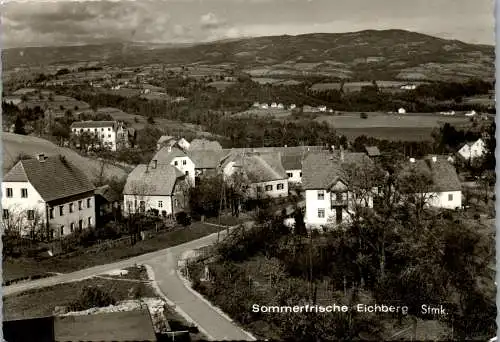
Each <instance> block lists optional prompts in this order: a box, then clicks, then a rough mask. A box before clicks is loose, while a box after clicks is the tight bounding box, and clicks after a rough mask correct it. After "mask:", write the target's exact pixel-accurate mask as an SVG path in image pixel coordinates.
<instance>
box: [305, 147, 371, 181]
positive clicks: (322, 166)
mask: <svg viewBox="0 0 500 342" xmlns="http://www.w3.org/2000/svg"><path fill="white" fill-rule="evenodd" d="M353 163H354V164H358V165H362V164H367V165H373V162H372V161H371V159H370V158H369V157H368V156H367V155H366V154H365V153H353V152H348V151H345V152H344V161H342V160H341V158H340V151H333V152H328V151H324V152H315V153H309V154H308V155H307V157H306V158H305V159H304V162H303V166H302V185H303V187H304V189H327V188H328V187H329V186H331V185H332V182H334V181H335V180H342V181H345V174H344V167H343V165H348V164H353Z"/></svg>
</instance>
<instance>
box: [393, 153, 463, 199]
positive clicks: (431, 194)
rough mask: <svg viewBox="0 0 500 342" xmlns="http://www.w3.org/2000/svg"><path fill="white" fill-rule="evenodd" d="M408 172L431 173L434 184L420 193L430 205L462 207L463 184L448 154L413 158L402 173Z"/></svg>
mask: <svg viewBox="0 0 500 342" xmlns="http://www.w3.org/2000/svg"><path fill="white" fill-rule="evenodd" d="M408 172H417V173H422V174H428V175H430V177H431V179H432V184H431V185H430V186H429V189H427V191H426V192H423V193H422V194H420V195H421V196H423V198H424V199H425V200H426V201H427V205H428V206H431V207H436V208H445V209H456V208H461V207H462V184H461V183H460V180H459V178H458V175H457V172H456V170H455V167H454V166H453V165H452V164H451V163H450V162H449V161H448V160H447V156H444V157H441V158H440V157H438V156H429V157H426V158H424V159H419V160H415V159H414V158H411V159H410V161H409V163H408V164H407V165H406V167H405V169H404V170H403V173H402V174H407V173H408Z"/></svg>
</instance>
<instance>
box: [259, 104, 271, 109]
mask: <svg viewBox="0 0 500 342" xmlns="http://www.w3.org/2000/svg"><path fill="white" fill-rule="evenodd" d="M260 108H261V109H268V108H269V105H268V104H267V103H263V104H261V105H260Z"/></svg>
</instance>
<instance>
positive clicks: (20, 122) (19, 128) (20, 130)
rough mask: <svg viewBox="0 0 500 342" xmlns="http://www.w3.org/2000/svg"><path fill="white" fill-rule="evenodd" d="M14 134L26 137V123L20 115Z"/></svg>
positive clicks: (15, 124)
mask: <svg viewBox="0 0 500 342" xmlns="http://www.w3.org/2000/svg"><path fill="white" fill-rule="evenodd" d="M14 133H15V134H22V135H26V130H25V129H24V122H23V120H22V119H21V117H20V116H19V115H18V116H17V117H16V122H15V123H14Z"/></svg>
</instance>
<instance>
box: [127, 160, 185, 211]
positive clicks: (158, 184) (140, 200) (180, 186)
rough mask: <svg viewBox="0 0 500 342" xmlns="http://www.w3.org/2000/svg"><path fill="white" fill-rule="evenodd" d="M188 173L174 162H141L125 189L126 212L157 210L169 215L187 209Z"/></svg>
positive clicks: (129, 176) (129, 178) (131, 174)
mask: <svg viewBox="0 0 500 342" xmlns="http://www.w3.org/2000/svg"><path fill="white" fill-rule="evenodd" d="M188 187H189V185H188V183H187V181H186V175H185V174H184V173H182V172H181V171H179V170H178V169H177V168H175V167H174V166H172V165H170V164H159V163H157V162H156V161H155V160H153V161H152V162H151V163H150V164H148V165H145V164H140V165H138V166H137V167H136V168H135V169H134V170H133V171H132V172H131V173H130V174H129V175H128V177H127V182H126V183H125V187H124V189H123V203H124V215H125V216H128V215H130V214H133V213H137V212H141V213H145V212H151V211H153V212H156V213H157V214H158V215H159V216H163V217H165V218H167V217H172V216H173V215H175V214H176V213H178V212H181V211H185V210H186V208H187V205H188V196H187V189H188Z"/></svg>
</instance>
